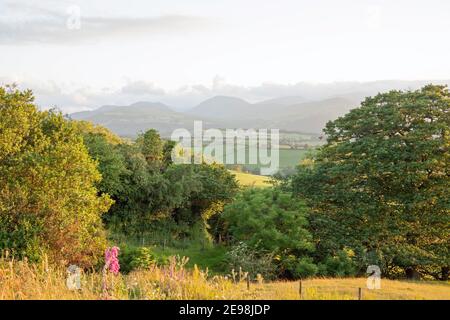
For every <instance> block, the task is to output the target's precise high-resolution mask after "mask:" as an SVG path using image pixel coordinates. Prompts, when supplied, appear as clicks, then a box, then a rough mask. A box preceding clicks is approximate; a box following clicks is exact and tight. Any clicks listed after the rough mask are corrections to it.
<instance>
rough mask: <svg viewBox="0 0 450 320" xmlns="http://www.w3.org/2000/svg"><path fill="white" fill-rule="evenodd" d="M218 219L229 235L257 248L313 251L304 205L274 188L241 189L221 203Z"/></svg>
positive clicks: (299, 251)
mask: <svg viewBox="0 0 450 320" xmlns="http://www.w3.org/2000/svg"><path fill="white" fill-rule="evenodd" d="M222 219H223V220H224V224H225V226H226V230H227V232H228V234H229V235H230V236H231V237H232V239H234V240H236V241H242V242H244V243H246V244H247V245H249V246H250V247H253V248H258V250H261V251H265V252H274V253H276V254H282V255H286V254H294V255H296V256H298V255H301V254H304V253H307V252H312V251H314V245H313V243H312V236H311V234H310V232H309V231H308V220H307V208H306V207H305V205H304V204H303V202H302V201H301V200H299V199H296V198H292V196H291V195H290V194H289V193H287V192H282V191H280V190H278V189H276V188H266V189H248V190H246V191H244V192H242V193H241V194H240V195H239V196H238V197H237V198H236V200H235V201H234V202H232V203H231V204H229V205H227V206H225V209H224V212H223V214H222Z"/></svg>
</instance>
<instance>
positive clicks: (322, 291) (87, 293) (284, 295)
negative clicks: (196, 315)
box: [0, 257, 450, 300]
mask: <svg viewBox="0 0 450 320" xmlns="http://www.w3.org/2000/svg"><path fill="white" fill-rule="evenodd" d="M187 262H188V260H187V258H175V257H172V258H171V259H170V261H169V263H168V265H166V266H156V265H154V266H152V267H151V268H150V269H149V270H138V271H133V272H131V273H129V274H128V275H121V274H119V275H117V276H114V275H112V274H109V275H108V276H107V279H106V290H103V289H102V284H103V282H102V281H103V280H102V274H101V272H94V271H92V272H83V273H82V274H81V289H80V290H69V289H68V288H67V286H66V279H67V271H66V269H65V268H63V267H55V266H51V265H49V264H48V263H47V262H46V261H45V260H44V261H43V262H42V263H39V264H31V263H28V262H27V261H26V260H25V261H17V260H14V259H11V258H8V257H2V258H0V300H4V299H9V300H11V299H12V300H17V299H19V300H20V299H22V300H24V299H25V300H29V299H34V300H39V299H49V300H54V299H64V300H71V299H83V300H91V299H152V300H161V299H169V300H176V299H217V300H222V299H223V300H228V299H293V300H297V299H300V296H299V290H298V289H299V287H298V285H299V283H298V282H269V283H259V284H257V283H251V285H250V289H249V290H248V289H247V284H246V283H245V282H242V283H233V281H231V280H230V278H229V277H228V278H227V277H225V276H217V275H216V276H211V275H209V274H208V272H207V271H202V270H200V269H198V268H197V267H196V266H194V268H192V269H188V268H186V264H187ZM359 287H362V288H364V287H365V279H362V278H360V279H358V278H352V279H312V280H306V281H303V299H339V300H342V299H357V290H358V288H359ZM103 288H104V287H103ZM363 297H364V299H450V284H449V283H448V282H446V283H440V282H439V283H438V282H408V281H393V280H382V288H381V289H380V290H364V295H363Z"/></svg>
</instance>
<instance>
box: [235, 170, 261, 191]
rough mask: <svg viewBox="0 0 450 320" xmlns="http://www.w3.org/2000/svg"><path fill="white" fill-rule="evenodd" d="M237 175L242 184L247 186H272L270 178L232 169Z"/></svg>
mask: <svg viewBox="0 0 450 320" xmlns="http://www.w3.org/2000/svg"><path fill="white" fill-rule="evenodd" d="M230 172H231V173H232V174H234V176H235V177H236V180H237V181H238V182H239V184H240V185H241V186H245V187H268V186H270V179H269V178H267V177H264V176H258V175H256V174H250V173H243V172H237V171H233V170H230Z"/></svg>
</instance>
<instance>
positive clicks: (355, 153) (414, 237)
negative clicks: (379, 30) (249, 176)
mask: <svg viewBox="0 0 450 320" xmlns="http://www.w3.org/2000/svg"><path fill="white" fill-rule="evenodd" d="M449 111H450V94H449V92H448V90H447V88H446V87H443V86H433V85H429V86H426V87H424V88H422V89H421V90H418V91H412V92H411V91H408V92H400V91H391V92H389V93H385V94H379V95H377V96H375V97H371V98H367V99H366V100H365V101H364V102H363V103H362V105H361V107H360V108H357V109H354V110H352V111H350V112H349V113H348V114H347V115H345V116H343V117H341V118H339V119H337V120H335V121H332V122H329V123H328V124H327V126H326V128H325V130H324V131H325V133H326V135H327V144H326V145H325V146H324V147H323V148H322V149H321V150H320V152H319V153H318V154H317V156H316V158H315V159H314V163H313V164H312V165H311V163H309V164H308V165H306V166H302V167H300V169H299V173H298V174H297V176H296V177H295V178H294V179H293V187H294V190H295V191H297V192H298V193H300V194H302V195H304V196H306V198H307V199H308V200H309V204H310V205H311V207H312V209H313V214H312V215H311V220H312V228H313V230H314V234H315V235H316V242H317V246H318V248H319V250H322V252H323V253H324V254H325V252H327V253H330V252H331V253H333V252H337V250H339V249H341V248H343V247H351V248H353V249H355V250H356V251H357V252H358V257H359V261H360V263H361V267H363V266H365V267H367V265H368V264H378V265H380V267H382V269H383V271H384V272H385V273H391V274H392V273H395V272H396V271H399V270H401V271H403V272H405V273H406V275H407V276H408V277H412V276H414V275H417V274H418V273H421V274H430V275H433V276H435V277H436V278H441V279H447V278H448V272H449V265H450V255H449V248H450V243H449V239H450V233H449V232H450V220H449V217H450V211H449V208H450V207H449V201H450V191H449V190H450V189H449V187H450V184H449V163H450V161H449V160H450V159H449V130H450V114H449Z"/></svg>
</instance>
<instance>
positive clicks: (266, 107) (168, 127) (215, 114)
mask: <svg viewBox="0 0 450 320" xmlns="http://www.w3.org/2000/svg"><path fill="white" fill-rule="evenodd" d="M290 102H292V103H293V104H291V103H290ZM357 106H358V101H356V100H355V99H351V98H345V97H335V98H330V99H326V100H321V101H306V100H305V99H302V98H301V97H282V98H280V99H271V100H267V101H263V102H260V103H253V104H252V103H249V102H247V101H245V100H243V99H240V98H236V97H228V96H215V97H213V98H210V99H207V100H205V101H203V102H202V103H200V104H199V105H197V106H196V107H194V108H192V109H190V110H188V111H185V112H180V111H175V110H174V109H173V108H171V107H169V106H167V105H165V104H163V103H159V102H136V103H133V104H131V105H128V106H115V105H106V106H102V107H100V108H98V109H95V110H92V111H82V112H77V113H72V114H71V115H70V118H72V119H75V120H87V121H91V122H93V123H95V124H100V125H103V126H105V127H107V128H109V129H110V130H112V131H113V132H115V133H117V134H118V135H121V136H125V137H135V136H136V135H137V134H138V133H139V132H143V131H145V130H148V129H150V128H154V129H157V130H158V131H159V132H160V133H161V135H163V136H169V135H170V133H171V132H172V131H173V130H174V129H177V128H186V129H188V130H192V129H193V124H194V120H202V121H203V127H204V128H220V129H223V128H245V129H248V128H255V129H257V128H268V129H280V130H284V131H295V132H304V133H320V132H321V130H322V128H323V127H324V125H325V123H326V122H327V121H328V120H332V119H335V118H337V117H339V116H341V115H343V114H345V113H346V112H347V111H348V110H350V109H351V108H354V107H357Z"/></svg>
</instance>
